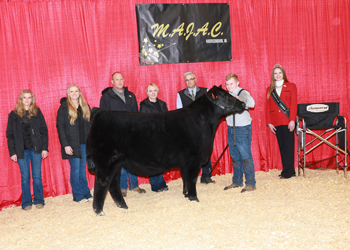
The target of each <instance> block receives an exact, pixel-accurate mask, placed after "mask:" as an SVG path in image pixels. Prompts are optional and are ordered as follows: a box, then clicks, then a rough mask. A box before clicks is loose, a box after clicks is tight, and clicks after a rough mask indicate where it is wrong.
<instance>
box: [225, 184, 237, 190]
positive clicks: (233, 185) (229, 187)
mask: <svg viewBox="0 0 350 250" xmlns="http://www.w3.org/2000/svg"><path fill="white" fill-rule="evenodd" d="M231 188H238V186H237V185H235V184H233V183H232V184H231V185H228V186H226V187H225V188H224V190H228V189H231Z"/></svg>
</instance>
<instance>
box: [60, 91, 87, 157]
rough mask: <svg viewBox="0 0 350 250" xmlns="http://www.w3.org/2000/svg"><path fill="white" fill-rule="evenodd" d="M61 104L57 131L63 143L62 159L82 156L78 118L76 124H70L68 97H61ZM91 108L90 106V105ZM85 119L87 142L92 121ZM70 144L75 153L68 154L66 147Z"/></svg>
mask: <svg viewBox="0 0 350 250" xmlns="http://www.w3.org/2000/svg"><path fill="white" fill-rule="evenodd" d="M60 102H61V106H60V108H59V109H58V111H57V123H56V127H57V132H58V137H59V138H60V143H61V154H62V159H70V158H81V150H80V140H79V139H80V138H79V126H78V124H77V120H75V122H74V125H71V124H70V116H69V114H68V104H67V97H63V98H61V101H60ZM89 109H90V106H89ZM90 111H91V109H90ZM83 121H84V128H85V131H84V132H85V140H84V141H85V142H86V140H87V136H88V134H89V130H90V122H88V121H86V120H85V119H84V120H83ZM67 146H70V147H71V148H72V149H73V155H67V154H66V151H65V150H64V147H67Z"/></svg>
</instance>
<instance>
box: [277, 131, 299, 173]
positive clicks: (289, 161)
mask: <svg viewBox="0 0 350 250" xmlns="http://www.w3.org/2000/svg"><path fill="white" fill-rule="evenodd" d="M276 136H277V141H278V146H279V148H280V153H281V159H282V165H283V170H282V173H281V176H283V177H284V178H290V177H292V176H293V175H294V174H295V169H294V131H292V132H290V131H289V129H288V126H287V125H281V126H277V127H276Z"/></svg>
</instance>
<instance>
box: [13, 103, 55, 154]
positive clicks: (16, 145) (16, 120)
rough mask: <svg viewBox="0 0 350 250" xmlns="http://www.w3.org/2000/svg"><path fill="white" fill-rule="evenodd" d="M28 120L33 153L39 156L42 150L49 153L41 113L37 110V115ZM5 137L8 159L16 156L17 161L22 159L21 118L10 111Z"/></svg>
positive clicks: (43, 119) (46, 133) (45, 129)
mask: <svg viewBox="0 0 350 250" xmlns="http://www.w3.org/2000/svg"><path fill="white" fill-rule="evenodd" d="M30 119H31V130H32V136H31V138H32V143H33V147H34V153H35V154H41V152H42V151H44V150H46V151H49V150H48V148H49V135H48V130H47V125H46V122H45V118H44V116H43V113H41V110H40V109H39V108H38V114H37V115H36V116H32V117H31V118H30ZM6 137H7V145H8V149H9V153H10V157H11V156H13V155H17V159H24V138H23V127H22V123H21V118H20V117H19V116H18V115H17V113H15V112H14V111H11V113H10V114H9V116H8V122H7V128H6Z"/></svg>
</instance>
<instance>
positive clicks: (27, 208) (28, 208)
mask: <svg viewBox="0 0 350 250" xmlns="http://www.w3.org/2000/svg"><path fill="white" fill-rule="evenodd" d="M30 209H32V205H29V206H26V207H25V208H23V210H24V211H29V210H30Z"/></svg>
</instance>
